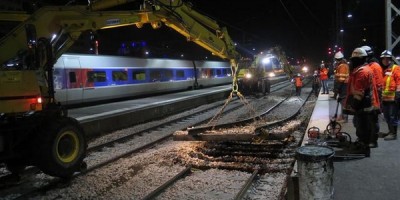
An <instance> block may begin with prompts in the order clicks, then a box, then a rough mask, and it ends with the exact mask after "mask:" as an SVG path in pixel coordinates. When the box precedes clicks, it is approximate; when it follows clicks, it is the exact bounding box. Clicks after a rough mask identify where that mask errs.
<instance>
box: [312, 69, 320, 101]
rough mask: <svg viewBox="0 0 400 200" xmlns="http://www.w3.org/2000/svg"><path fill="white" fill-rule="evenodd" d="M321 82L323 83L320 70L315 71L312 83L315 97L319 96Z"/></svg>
mask: <svg viewBox="0 0 400 200" xmlns="http://www.w3.org/2000/svg"><path fill="white" fill-rule="evenodd" d="M320 82H321V81H320V80H319V74H318V70H315V71H314V74H313V82H312V91H313V93H314V95H315V96H318V93H319V87H320Z"/></svg>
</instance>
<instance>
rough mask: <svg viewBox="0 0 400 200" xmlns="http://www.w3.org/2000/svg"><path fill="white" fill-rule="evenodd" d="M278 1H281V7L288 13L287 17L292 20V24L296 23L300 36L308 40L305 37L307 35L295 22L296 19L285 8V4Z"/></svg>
mask: <svg viewBox="0 0 400 200" xmlns="http://www.w3.org/2000/svg"><path fill="white" fill-rule="evenodd" d="M279 2H281V4H282V6H283V9H285V11H286V13H287V14H288V16H289V18H290V19H291V20H292V22H293V24H294V25H296V27H297V29H298V30H299V32H300V34H301V36H302V37H303V38H304V39H305V40H309V39H308V38H307V36H306V35H305V34H304V32H303V31H302V30H301V28H300V27H299V25H298V24H297V23H296V21H295V20H294V18H293V16H292V15H291V14H290V12H289V10H288V9H287V8H286V6H285V4H284V3H283V2H282V0H279Z"/></svg>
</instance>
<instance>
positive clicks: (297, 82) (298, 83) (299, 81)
mask: <svg viewBox="0 0 400 200" xmlns="http://www.w3.org/2000/svg"><path fill="white" fill-rule="evenodd" d="M292 82H293V83H294V86H295V87H296V96H300V94H301V88H302V87H303V77H302V76H301V74H300V73H298V74H296V75H295V76H294V77H293V79H292Z"/></svg>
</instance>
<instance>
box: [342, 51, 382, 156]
mask: <svg viewBox="0 0 400 200" xmlns="http://www.w3.org/2000/svg"><path fill="white" fill-rule="evenodd" d="M350 60H351V65H350V70H351V74H350V77H349V82H348V86H347V95H346V100H345V105H344V110H347V111H348V112H349V114H353V115H354V118H353V120H354V121H353V123H354V126H355V128H356V135H357V137H358V140H357V142H356V143H355V145H354V148H353V149H352V150H353V153H364V154H365V155H366V156H369V155H370V146H373V147H376V146H377V139H378V137H377V136H376V137H375V134H376V124H377V122H378V114H379V112H380V102H379V97H378V90H377V88H376V84H375V80H374V78H373V76H374V75H373V72H372V70H371V69H370V68H369V67H368V64H367V61H366V60H367V52H366V51H365V50H364V49H362V48H356V49H354V51H353V52H352V54H351V58H350Z"/></svg>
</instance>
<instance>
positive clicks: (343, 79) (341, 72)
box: [333, 51, 350, 122]
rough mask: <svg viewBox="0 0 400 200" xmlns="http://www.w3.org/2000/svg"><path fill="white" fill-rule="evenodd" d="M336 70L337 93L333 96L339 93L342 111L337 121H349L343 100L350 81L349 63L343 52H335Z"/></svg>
mask: <svg viewBox="0 0 400 200" xmlns="http://www.w3.org/2000/svg"><path fill="white" fill-rule="evenodd" d="M334 57H335V62H336V65H337V67H336V71H335V89H336V91H335V94H334V96H333V98H335V99H336V96H335V95H339V97H338V103H339V104H340V110H339V111H340V113H338V114H339V115H338V118H337V119H336V120H337V122H347V120H348V116H347V115H346V114H343V101H344V99H345V97H346V88H347V82H348V81H349V73H350V72H349V65H348V64H347V61H346V59H345V58H344V55H343V53H342V52H340V51H339V52H337V53H336V54H335V56H334Z"/></svg>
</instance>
